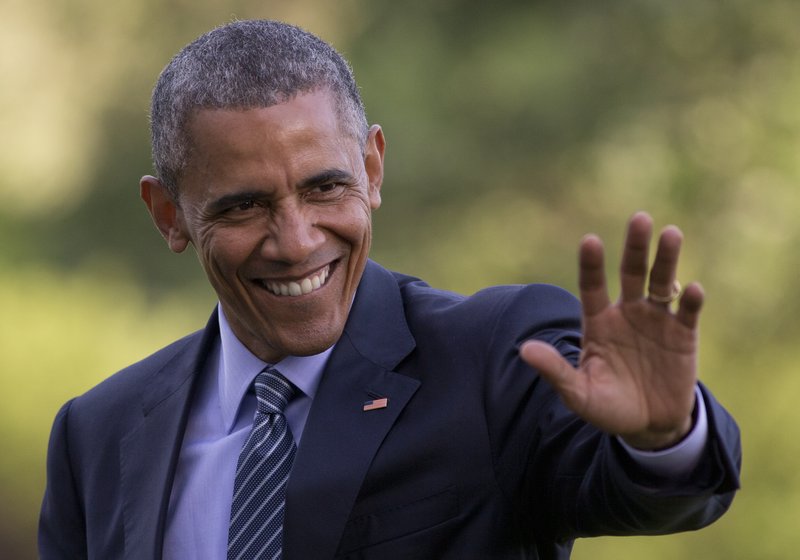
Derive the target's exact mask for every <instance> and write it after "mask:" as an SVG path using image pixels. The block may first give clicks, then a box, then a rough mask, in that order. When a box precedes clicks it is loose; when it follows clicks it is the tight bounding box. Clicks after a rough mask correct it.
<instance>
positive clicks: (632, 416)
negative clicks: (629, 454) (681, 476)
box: [562, 300, 697, 448]
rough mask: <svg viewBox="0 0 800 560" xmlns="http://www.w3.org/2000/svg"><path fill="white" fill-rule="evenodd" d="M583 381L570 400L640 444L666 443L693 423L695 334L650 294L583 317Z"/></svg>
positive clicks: (568, 394) (587, 414) (596, 420)
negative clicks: (651, 299)
mask: <svg viewBox="0 0 800 560" xmlns="http://www.w3.org/2000/svg"><path fill="white" fill-rule="evenodd" d="M583 344H584V347H583V352H582V354H581V359H580V364H579V367H578V372H579V374H580V375H579V377H578V379H579V380H580V382H579V383H576V384H575V387H574V388H572V389H570V390H569V391H568V392H565V393H562V397H563V398H564V400H565V402H566V404H567V406H569V407H570V408H572V409H573V410H574V411H575V412H576V413H577V414H578V415H580V416H581V417H583V418H584V419H585V420H587V421H588V422H591V423H592V424H594V425H596V426H597V427H598V428H600V429H602V430H605V431H607V432H609V433H613V434H618V435H620V436H622V437H623V438H625V439H626V440H628V442H629V443H631V444H632V445H634V446H636V447H646V448H653V447H661V446H662V445H661V444H660V442H661V441H663V442H664V443H670V442H671V441H673V440H676V439H680V437H682V436H683V434H684V433H685V432H686V431H688V428H689V426H688V425H687V423H686V422H687V419H689V418H690V415H691V412H692V408H693V405H694V384H695V382H696V358H695V357H696V346H697V344H696V336H695V331H694V330H693V329H689V328H687V327H686V326H684V325H682V324H681V323H679V322H678V321H677V319H676V318H675V317H674V316H673V315H672V314H671V313H669V312H668V311H666V310H663V309H660V308H656V307H654V306H653V305H651V304H650V303H648V302H647V301H646V300H640V301H635V302H627V303H618V304H616V305H613V306H609V307H606V308H605V309H604V310H602V311H601V312H599V313H597V314H595V315H593V316H591V317H584V339H583Z"/></svg>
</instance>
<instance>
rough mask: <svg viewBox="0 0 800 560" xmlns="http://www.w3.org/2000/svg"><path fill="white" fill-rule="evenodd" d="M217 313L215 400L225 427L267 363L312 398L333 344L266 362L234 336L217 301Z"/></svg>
mask: <svg viewBox="0 0 800 560" xmlns="http://www.w3.org/2000/svg"><path fill="white" fill-rule="evenodd" d="M217 314H218V316H219V335H220V355H219V376H218V384H219V402H220V408H221V412H222V420H223V422H224V423H225V427H226V429H227V430H228V431H230V430H232V429H233V426H234V425H235V423H236V417H237V415H238V413H239V407H240V405H241V403H242V399H243V398H244V396H245V395H246V394H247V391H248V390H249V389H250V387H251V385H252V384H253V380H254V379H255V378H256V376H257V375H258V374H259V372H261V371H262V370H263V369H264V368H265V367H267V366H268V365H273V366H274V367H275V368H276V369H277V370H278V371H280V372H281V374H283V376H284V377H286V378H287V379H288V380H289V381H291V382H292V384H293V385H294V386H295V387H297V388H298V389H299V390H300V391H301V392H302V393H303V395H305V396H307V397H308V398H310V399H313V398H314V395H315V394H316V392H317V387H318V386H319V382H320V380H321V379H322V372H323V370H324V369H325V365H326V364H327V363H328V357H329V356H330V354H331V351H332V350H333V346H331V347H330V348H328V349H327V350H325V351H323V352H321V353H319V354H315V355H313V356H287V357H286V358H284V359H283V360H281V361H280V362H278V363H276V364H268V363H267V362H264V361H263V360H261V359H260V358H258V357H257V356H256V355H255V354H253V353H252V352H250V350H248V349H247V347H246V346H245V345H244V344H242V342H241V341H240V340H239V339H238V338H237V337H236V335H235V334H234V333H233V330H232V329H231V326H230V324H229V323H228V319H227V318H226V317H225V313H223V311H222V306H221V305H218V306H217Z"/></svg>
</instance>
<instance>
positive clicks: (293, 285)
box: [264, 266, 330, 296]
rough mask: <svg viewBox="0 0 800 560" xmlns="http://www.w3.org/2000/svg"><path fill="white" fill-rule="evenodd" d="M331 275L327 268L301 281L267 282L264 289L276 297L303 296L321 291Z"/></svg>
mask: <svg viewBox="0 0 800 560" xmlns="http://www.w3.org/2000/svg"><path fill="white" fill-rule="evenodd" d="M329 275H330V269H329V268H328V267H327V266H326V267H325V268H324V269H322V270H321V271H320V272H319V273H317V274H314V275H313V276H309V277H307V278H303V279H302V280H300V281H297V282H286V283H284V282H265V283H264V287H265V288H267V289H268V290H269V291H270V292H272V293H273V294H275V295H276V296H301V295H305V294H310V293H311V292H313V291H314V290H318V289H320V288H321V287H322V286H324V285H325V282H326V281H327V280H328V276H329Z"/></svg>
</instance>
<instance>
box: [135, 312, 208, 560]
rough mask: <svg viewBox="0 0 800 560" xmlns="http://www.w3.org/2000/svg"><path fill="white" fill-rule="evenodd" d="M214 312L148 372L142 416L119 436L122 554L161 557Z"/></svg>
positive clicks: (205, 359) (142, 396) (205, 357)
mask: <svg viewBox="0 0 800 560" xmlns="http://www.w3.org/2000/svg"><path fill="white" fill-rule="evenodd" d="M218 332H219V330H218V324H217V319H216V313H214V314H213V315H212V317H211V320H210V321H209V323H208V325H207V326H206V328H205V330H204V331H203V332H202V335H201V334H199V333H196V334H194V335H191V336H189V337H187V338H186V339H184V340H183V341H180V342H177V343H176V344H178V345H180V344H183V348H181V349H179V350H178V351H177V352H176V353H175V354H174V356H172V357H171V358H170V359H169V361H167V362H166V363H165V364H164V365H163V367H161V368H160V369H159V370H156V371H154V372H153V375H152V376H151V378H150V380H149V381H148V382H147V383H145V385H144V387H143V389H142V394H141V402H142V417H141V420H140V422H139V423H138V424H136V425H134V426H133V427H132V429H131V430H130V432H128V434H127V435H126V436H125V437H124V438H123V439H122V441H121V442H120V465H121V480H120V486H121V493H122V501H123V522H124V525H125V557H126V558H131V559H138V558H156V559H158V558H161V552H162V545H163V538H164V527H165V521H166V515H167V509H168V507H169V499H170V494H171V488H172V481H173V478H174V476H175V468H176V465H177V460H178V455H179V453H180V448H181V443H182V441H183V433H184V431H185V428H186V421H187V418H188V413H189V408H190V404H191V395H192V393H193V392H194V387H195V386H196V385H197V380H198V379H199V377H200V375H201V374H202V372H203V371H204V370H205V363H206V361H207V358H208V356H209V355H210V354H212V353H213V352H212V350H213V347H214V344H216V341H217V339H218V336H219V335H218Z"/></svg>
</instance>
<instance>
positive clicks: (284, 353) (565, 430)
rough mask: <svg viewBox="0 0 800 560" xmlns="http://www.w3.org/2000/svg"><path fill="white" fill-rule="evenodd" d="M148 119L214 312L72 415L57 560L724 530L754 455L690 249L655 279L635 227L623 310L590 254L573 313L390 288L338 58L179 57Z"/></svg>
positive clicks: (153, 192) (592, 247) (659, 265)
mask: <svg viewBox="0 0 800 560" xmlns="http://www.w3.org/2000/svg"><path fill="white" fill-rule="evenodd" d="M151 117H152V119H151V120H152V139H153V155H154V161H155V168H156V175H155V176H150V175H147V176H145V177H143V178H142V180H141V184H140V187H141V195H142V198H143V200H144V202H145V204H146V205H147V208H148V210H149V212H150V214H151V215H152V217H153V221H154V222H155V225H156V227H157V228H158V229H159V231H160V232H161V234H162V235H163V236H164V238H165V239H166V241H167V243H168V245H169V247H170V249H172V250H173V251H175V252H181V251H184V250H186V249H187V248H188V247H189V246H190V245H191V246H192V247H193V249H194V250H195V251H196V252H197V254H198V256H199V258H200V262H201V263H202V266H203V269H204V270H205V272H206V275H207V276H208V279H209V281H210V283H211V285H212V286H213V288H214V290H215V291H216V293H217V296H218V298H219V305H218V306H217V309H216V310H215V311H214V312H213V313H212V316H211V319H210V321H209V323H208V324H207V325H206V327H205V328H204V329H203V330H201V331H199V332H198V333H195V334H192V335H189V336H187V337H186V338H184V339H181V340H179V341H177V342H175V343H173V344H172V345H170V346H168V347H166V348H164V349H162V350H160V351H159V352H157V353H156V354H154V355H152V356H150V357H148V358H146V359H144V360H143V361H141V362H139V363H137V364H134V365H132V366H130V367H129V368H126V369H125V370H123V371H121V372H119V373H117V374H115V375H113V376H111V377H110V378H109V379H108V380H106V381H105V382H103V383H101V384H100V385H99V386H97V387H95V388H94V389H92V390H91V391H89V392H87V393H86V394H84V395H82V396H80V397H77V398H76V399H73V400H72V401H70V402H69V403H67V404H66V405H65V406H64V407H63V408H62V409H61V411H60V412H59V413H58V416H57V417H56V421H55V424H54V427H53V432H52V436H51V441H50V449H49V453H48V484H47V490H46V493H45V497H44V502H43V506H42V514H41V522H40V533H39V546H40V554H41V557H42V558H43V559H45V560H47V559H50V558H131V559H141V558H174V559H177V558H193V559H196V558H224V557H227V558H281V557H282V558H286V559H289V560H313V559H329V558H359V559H369V558H375V559H381V560H386V559H408V558H420V559H458V560H464V559H472V558H474V559H487V558H500V559H502V558H550V559H565V558H568V557H569V554H570V551H571V548H572V543H573V541H574V540H575V539H576V538H578V537H585V536H594V535H603V534H610V535H623V534H657V533H666V532H673V531H681V530H690V529H697V528H699V527H702V526H704V525H706V524H708V523H711V522H712V521H714V520H715V519H717V518H718V517H719V516H720V515H722V513H723V512H724V511H725V510H726V509H727V507H728V505H729V504H730V502H731V500H732V498H733V495H734V493H735V491H736V489H737V488H738V474H739V468H740V467H739V464H740V453H741V450H740V443H739V436H738V430H737V428H736V425H735V423H734V422H733V420H732V419H731V418H730V416H729V415H728V414H727V413H726V412H725V410H724V409H723V408H722V407H721V406H720V405H719V404H718V403H717V402H716V401H715V400H714V398H713V397H712V395H711V394H710V393H709V392H708V390H707V389H706V388H705V387H704V386H702V385H701V384H699V383H698V381H697V372H696V361H697V359H696V357H697V323H698V319H699V314H700V309H701V306H702V302H703V292H702V290H701V288H700V286H699V285H697V284H689V285H688V286H687V287H686V289H685V290H684V291H683V293H680V290H678V289H676V288H675V270H676V267H677V261H678V254H679V250H680V245H681V242H682V236H681V234H680V231H679V230H677V229H676V228H674V227H668V228H665V229H664V230H663V231H662V233H661V235H660V237H659V241H658V248H657V251H656V256H655V259H654V263H653V265H652V267H650V266H649V264H648V251H647V249H648V246H649V242H650V238H651V235H652V223H651V220H650V218H649V216H647V215H646V214H644V213H640V214H637V215H635V216H634V217H633V218H632V219H631V220H630V222H629V225H628V232H627V237H626V241H625V246H624V250H623V256H622V261H621V265H620V266H621V278H622V286H621V296H620V299H619V301H617V302H615V303H612V302H611V301H610V300H609V297H608V289H607V286H606V282H605V273H604V271H603V266H604V265H603V248H602V245H601V243H600V240H599V239H597V238H596V237H594V236H587V237H586V238H585V239H584V241H583V242H582V244H581V247H580V270H579V274H580V289H581V294H580V296H581V304H582V305H580V304H578V302H577V301H576V300H575V299H574V298H573V297H572V296H570V295H569V294H567V293H566V292H564V291H562V290H560V289H558V288H555V287H552V286H544V285H531V286H500V287H494V288H489V289H487V290H484V291H482V292H479V293H478V294H475V295H473V296H471V297H464V296H460V295H456V294H452V293H447V292H442V291H438V290H436V289H433V288H431V287H429V286H428V285H426V284H425V283H423V282H421V281H420V280H417V279H414V278H411V277H408V276H404V275H402V274H398V273H393V272H390V271H388V270H386V269H384V268H382V267H380V266H379V265H377V264H376V263H374V262H371V261H369V260H368V253H369V247H370V242H371V213H372V211H373V210H375V209H376V208H378V207H379V205H380V202H381V197H380V189H381V184H382V180H383V158H384V150H385V141H384V136H383V131H382V130H381V128H380V127H379V126H377V125H375V126H372V127H368V125H367V121H366V117H365V114H364V109H363V107H362V104H361V99H360V97H359V93H358V88H357V87H356V84H355V81H354V79H353V76H352V74H351V72H350V69H349V67H348V65H347V63H346V62H345V61H344V60H343V59H342V58H341V56H340V55H339V54H338V53H336V52H335V51H334V50H333V49H332V48H331V47H330V46H329V45H327V44H326V43H324V42H323V41H321V40H319V39H318V38H316V37H314V36H313V35H310V34H308V33H306V32H304V31H302V30H300V29H298V28H296V27H293V26H289V25H285V24H281V23H277V22H270V21H245V22H236V23H233V24H230V25H227V26H224V27H221V28H218V29H215V30H214V31H212V32H210V33H208V34H206V35H204V36H202V37H200V38H199V39H198V40H196V41H195V42H193V43H192V44H190V45H188V46H187V47H186V48H184V49H183V50H182V51H181V52H180V53H179V54H178V55H177V56H176V57H175V58H174V59H173V60H172V61H171V62H170V64H169V65H168V66H167V67H166V69H165V70H164V72H163V73H162V75H161V77H160V78H159V81H158V83H157V85H156V88H155V90H154V93H153V106H152V112H151ZM676 299H677V300H679V301H678V303H677V305H676V306H674V307H673V305H672V303H673V301H674V300H676Z"/></svg>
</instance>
